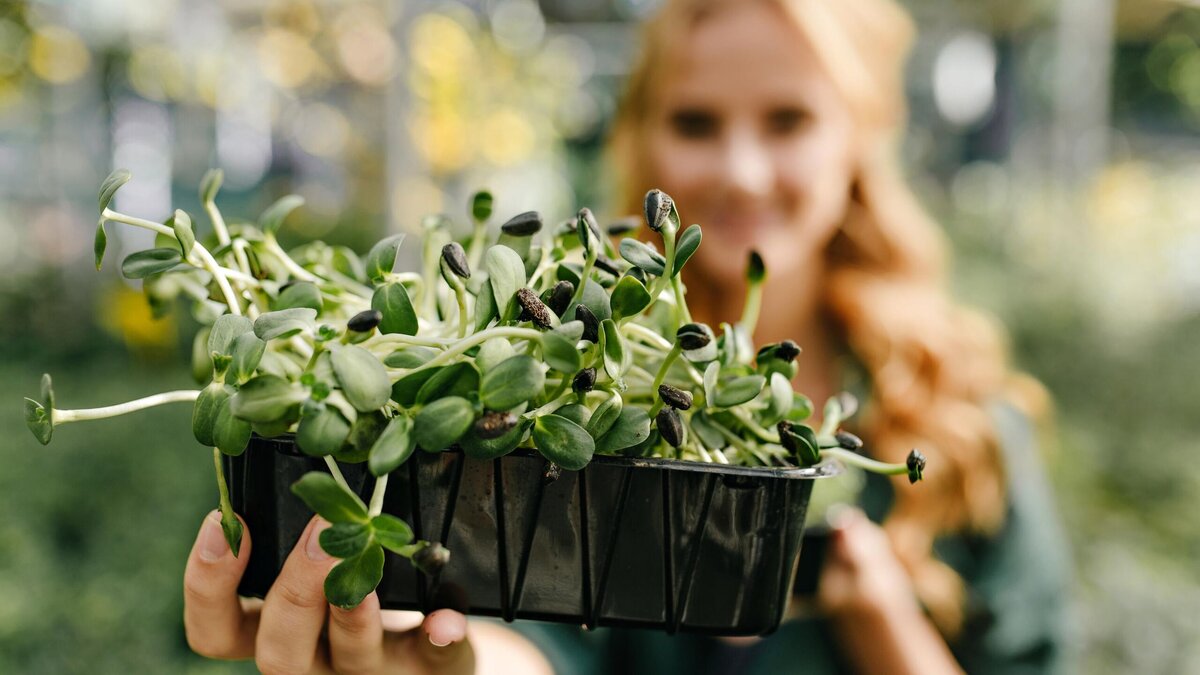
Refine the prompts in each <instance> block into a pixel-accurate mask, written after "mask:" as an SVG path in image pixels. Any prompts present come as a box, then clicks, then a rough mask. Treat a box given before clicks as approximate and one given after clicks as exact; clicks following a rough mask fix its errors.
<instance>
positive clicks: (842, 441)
mask: <svg viewBox="0 0 1200 675" xmlns="http://www.w3.org/2000/svg"><path fill="white" fill-rule="evenodd" d="M833 437H834V439H836V440H837V442H838V445H839V446H841V447H843V448H845V449H847V450H858V449H860V448H862V446H863V442H862V439H861V438H859V437H858V436H855V435H854V434H852V433H850V432H849V431H838V432H837V433H836V434H834V435H833Z"/></svg>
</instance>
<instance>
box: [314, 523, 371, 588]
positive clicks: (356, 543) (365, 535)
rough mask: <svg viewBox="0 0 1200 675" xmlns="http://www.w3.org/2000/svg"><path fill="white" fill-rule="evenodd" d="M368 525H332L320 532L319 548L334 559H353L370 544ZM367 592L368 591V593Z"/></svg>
mask: <svg viewBox="0 0 1200 675" xmlns="http://www.w3.org/2000/svg"><path fill="white" fill-rule="evenodd" d="M371 530H372V527H371V524H370V523H334V524H333V525H331V526H329V527H327V528H325V529H324V530H321V534H320V536H319V541H320V542H321V548H322V549H324V551H325V552H326V553H328V554H329V555H331V556H333V557H335V558H353V557H354V556H356V555H359V554H360V553H362V552H363V551H365V550H367V546H368V545H370V543H371ZM368 592H369V591H368Z"/></svg>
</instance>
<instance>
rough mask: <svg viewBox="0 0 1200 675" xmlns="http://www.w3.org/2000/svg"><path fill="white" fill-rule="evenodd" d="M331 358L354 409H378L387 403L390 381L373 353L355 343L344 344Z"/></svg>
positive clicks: (363, 410)
mask: <svg viewBox="0 0 1200 675" xmlns="http://www.w3.org/2000/svg"><path fill="white" fill-rule="evenodd" d="M330 359H331V362H332V364H333V372H334V374H335V375H337V379H338V382H339V383H340V384H341V385H342V391H343V392H345V394H346V399H347V400H349V401H350V404H351V405H353V406H354V408H355V410H359V411H362V412H368V411H371V410H378V409H379V408H382V407H383V404H385V403H387V401H388V397H389V396H390V395H391V393H392V383H391V381H390V380H389V379H388V374H387V369H385V368H384V367H383V364H382V363H380V362H379V359H377V358H375V355H374V354H372V353H371V352H369V351H367V350H365V349H363V348H362V347H359V346H357V345H344V346H342V347H341V348H339V349H335V350H334V351H333V353H332V355H331V357H330Z"/></svg>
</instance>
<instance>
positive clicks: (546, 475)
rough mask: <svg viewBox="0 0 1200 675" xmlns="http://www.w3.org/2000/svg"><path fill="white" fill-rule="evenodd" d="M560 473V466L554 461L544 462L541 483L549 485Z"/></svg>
mask: <svg viewBox="0 0 1200 675" xmlns="http://www.w3.org/2000/svg"><path fill="white" fill-rule="evenodd" d="M561 475H562V467H560V466H559V465H557V464H555V463H554V462H546V470H545V471H543V472H542V484H544V485H549V484H550V483H553V482H554V481H556V480H558V478H559V476H561Z"/></svg>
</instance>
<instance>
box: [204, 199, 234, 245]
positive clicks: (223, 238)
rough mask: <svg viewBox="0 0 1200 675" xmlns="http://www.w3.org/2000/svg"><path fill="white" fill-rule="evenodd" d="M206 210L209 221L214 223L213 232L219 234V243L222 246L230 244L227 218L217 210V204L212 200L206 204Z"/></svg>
mask: <svg viewBox="0 0 1200 675" xmlns="http://www.w3.org/2000/svg"><path fill="white" fill-rule="evenodd" d="M204 210H205V211H207V212H208V219H209V220H211V221H212V225H213V231H214V232H216V233H217V241H218V242H220V244H221V245H222V246H224V245H225V244H228V243H229V228H227V227H225V218H224V217H223V216H222V215H221V212H220V211H219V210H218V209H217V204H216V202H214V201H212V200H211V199H210V200H209V201H206V202H204Z"/></svg>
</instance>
